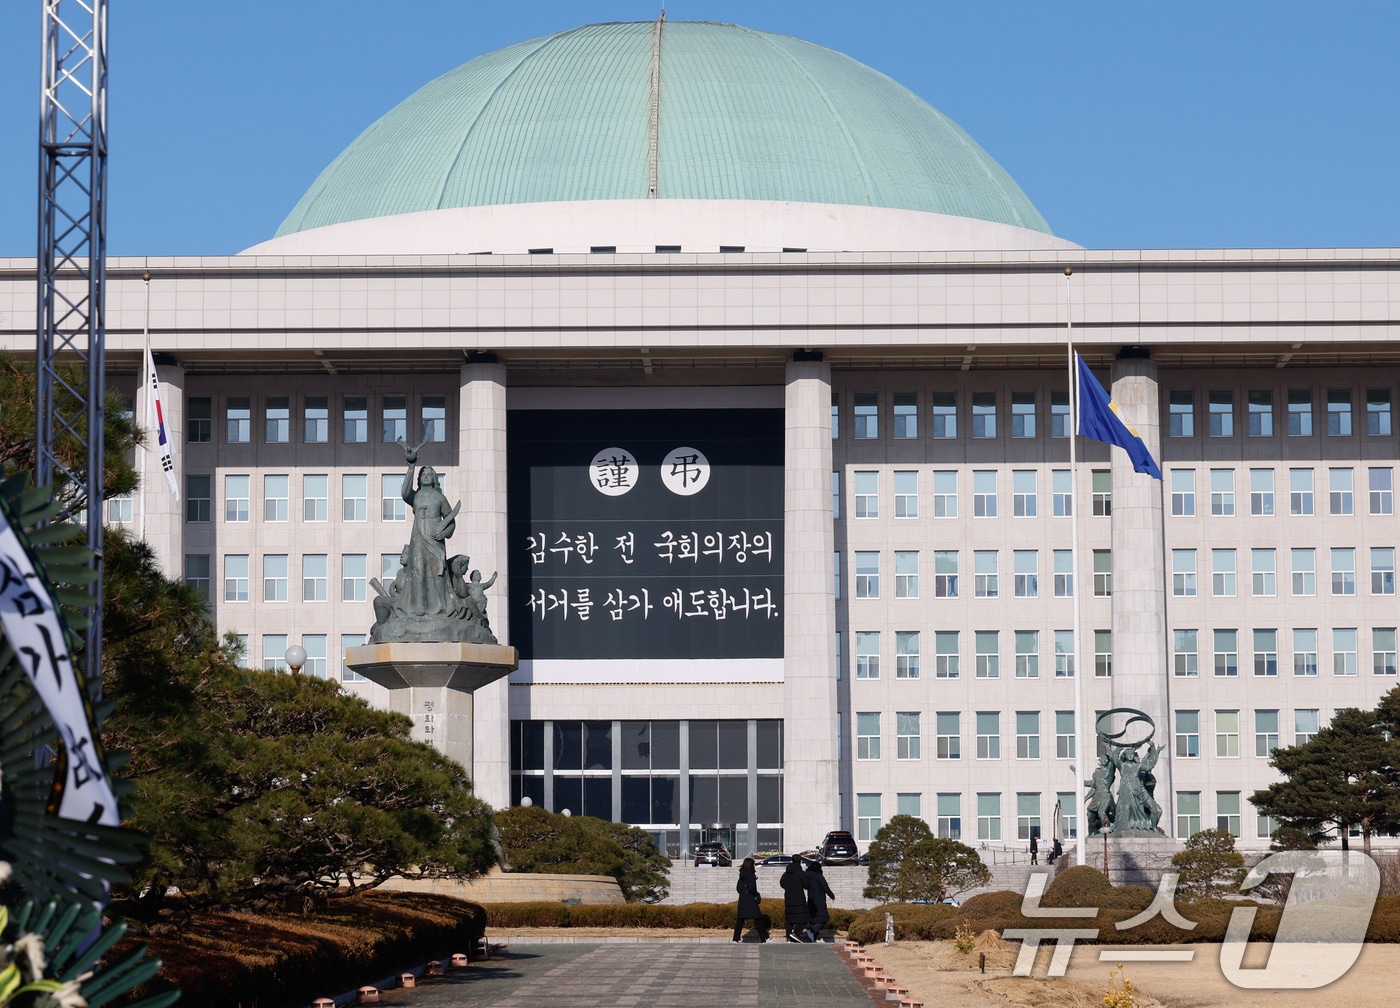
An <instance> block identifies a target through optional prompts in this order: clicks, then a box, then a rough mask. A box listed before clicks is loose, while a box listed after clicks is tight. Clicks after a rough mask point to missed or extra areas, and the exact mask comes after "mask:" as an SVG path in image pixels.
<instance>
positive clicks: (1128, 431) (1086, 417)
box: [1074, 354, 1162, 479]
mask: <svg viewBox="0 0 1400 1008" xmlns="http://www.w3.org/2000/svg"><path fill="white" fill-rule="evenodd" d="M1074 363H1075V371H1076V375H1077V377H1078V380H1079V430H1078V432H1077V433H1079V434H1082V435H1084V436H1085V437H1087V438H1093V439H1094V440H1095V441H1102V442H1104V443H1105V444H1112V445H1117V446H1118V447H1119V448H1122V449H1123V450H1124V451H1126V452H1127V453H1128V458H1130V459H1132V460H1133V468H1134V469H1135V470H1137V471H1138V472H1140V473H1147V475H1149V476H1151V477H1152V478H1153V479H1161V478H1162V470H1161V469H1160V468H1158V466H1157V463H1156V462H1154V461H1153V459H1152V453H1151V452H1150V451H1148V450H1147V445H1145V444H1143V443H1142V438H1140V437H1138V436H1137V434H1135V433H1134V432H1133V429H1132V428H1131V427H1129V426H1128V425H1127V424H1125V423H1124V422H1123V420H1122V418H1121V417H1120V416H1119V415H1118V407H1117V406H1116V405H1114V402H1113V400H1112V399H1111V398H1109V395H1108V390H1107V389H1105V388H1104V387H1103V386H1102V385H1100V384H1099V380H1098V379H1097V378H1095V377H1094V373H1093V372H1092V371H1090V370H1089V365H1088V364H1085V363H1084V358H1083V357H1081V356H1079V354H1075V355H1074Z"/></svg>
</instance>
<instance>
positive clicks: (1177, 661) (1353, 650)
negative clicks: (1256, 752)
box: [1172, 627, 1396, 677]
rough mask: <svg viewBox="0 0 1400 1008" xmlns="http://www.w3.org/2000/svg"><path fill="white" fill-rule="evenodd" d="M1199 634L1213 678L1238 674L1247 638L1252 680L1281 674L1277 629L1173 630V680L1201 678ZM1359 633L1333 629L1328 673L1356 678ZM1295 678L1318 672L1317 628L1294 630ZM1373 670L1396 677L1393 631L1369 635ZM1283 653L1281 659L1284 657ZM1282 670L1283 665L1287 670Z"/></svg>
mask: <svg viewBox="0 0 1400 1008" xmlns="http://www.w3.org/2000/svg"><path fill="white" fill-rule="evenodd" d="M1203 633H1209V634H1211V644H1212V647H1213V650H1212V652H1211V653H1210V657H1211V659H1212V668H1213V669H1214V672H1215V674H1216V675H1217V676H1237V675H1239V674H1240V635H1241V634H1249V635H1250V637H1249V638H1247V642H1248V643H1252V644H1253V650H1252V652H1246V655H1250V654H1252V656H1253V669H1254V674H1255V675H1256V676H1276V675H1278V669H1279V640H1280V636H1279V634H1280V631H1279V630H1277V629H1275V628H1262V629H1256V630H1252V631H1250V630H1244V631H1242V630H1236V629H1226V630H1209V631H1201V630H1173V631H1172V671H1173V673H1174V674H1175V675H1178V676H1183V677H1192V676H1198V675H1200V656H1201V652H1200V643H1201V636H1202V634H1203ZM1362 633H1363V631H1362V630H1361V629H1360V628H1357V627H1335V628H1333V629H1332V651H1331V655H1332V674H1333V675H1338V676H1354V675H1356V674H1357V671H1358V665H1359V658H1358V655H1359V654H1360V653H1361V652H1359V650H1358V647H1359V642H1360V640H1362ZM1292 637H1293V650H1292V652H1291V655H1292V659H1293V674H1294V675H1295V676H1315V675H1317V669H1318V657H1317V656H1318V631H1317V629H1316V628H1310V627H1300V628H1297V629H1294V630H1293V631H1292ZM1370 644H1371V648H1370V652H1371V671H1372V673H1374V674H1375V675H1383V676H1393V675H1395V674H1396V650H1395V648H1396V644H1395V627H1372V628H1371V632H1370ZM1287 654H1288V653H1287V652H1285V657H1287ZM1285 667H1286V666H1285Z"/></svg>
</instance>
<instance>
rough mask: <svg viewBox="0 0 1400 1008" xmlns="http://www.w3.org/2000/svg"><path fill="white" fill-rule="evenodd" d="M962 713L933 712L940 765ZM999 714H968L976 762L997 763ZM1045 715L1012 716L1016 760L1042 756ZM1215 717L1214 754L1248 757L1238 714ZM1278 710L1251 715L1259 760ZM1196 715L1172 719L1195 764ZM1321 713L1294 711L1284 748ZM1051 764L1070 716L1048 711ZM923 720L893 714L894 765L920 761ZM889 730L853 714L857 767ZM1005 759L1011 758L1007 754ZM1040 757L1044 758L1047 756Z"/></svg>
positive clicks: (880, 748)
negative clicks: (1051, 733) (1051, 727)
mask: <svg viewBox="0 0 1400 1008" xmlns="http://www.w3.org/2000/svg"><path fill="white" fill-rule="evenodd" d="M963 713H964V712H962V711H937V712H935V713H934V728H935V734H934V752H933V756H934V758H935V759H939V760H957V759H962V715H963ZM1002 713H1003V712H1002V711H974V712H972V718H973V727H974V729H975V731H974V735H973V737H974V738H975V740H976V758H977V759H979V760H997V759H1001V758H1002ZM1045 713H1046V712H1044V711H1038V710H1030V711H1014V712H1011V716H1012V720H1013V722H1014V727H1015V750H1014V757H1015V758H1016V759H1018V760H1038V759H1040V758H1041V757H1042V752H1041V731H1042V728H1041V722H1042V715H1043V714H1045ZM1214 714H1215V755H1216V756H1218V757H1220V758H1222V759H1236V758H1239V757H1240V756H1242V755H1248V753H1247V752H1244V751H1242V750H1241V748H1240V711H1239V710H1237V709H1236V710H1218V711H1215V712H1214ZM1279 714H1280V712H1279V709H1278V708H1267V709H1259V710H1256V711H1254V727H1255V734H1254V752H1253V755H1255V756H1257V757H1259V758H1261V759H1269V758H1271V757H1272V756H1273V754H1274V750H1275V749H1277V748H1278V747H1279V724H1280V720H1279ZM1200 715H1201V712H1200V711H1199V710H1178V711H1176V712H1175V714H1174V721H1175V742H1176V755H1177V756H1178V757H1181V758H1182V759H1199V758H1200V756H1201V730H1200V724H1201V718H1200ZM1320 716H1321V711H1320V709H1318V708H1315V707H1313V708H1298V709H1296V710H1295V711H1294V712H1293V734H1292V737H1291V738H1289V739H1286V740H1285V742H1284V744H1285V745H1302V744H1303V743H1304V742H1307V741H1309V740H1310V739H1311V738H1312V737H1313V736H1314V735H1316V734H1317V732H1318V730H1319V718H1320ZM1053 723H1054V739H1055V741H1054V757H1053V758H1054V759H1063V760H1070V759H1074V754H1075V730H1074V711H1072V710H1059V711H1054V712H1053ZM923 726H924V718H923V713H922V712H921V711H896V712H894V726H893V727H894V729H895V734H894V739H895V750H894V756H895V759H896V760H899V761H915V760H921V759H923V758H924V752H923ZM885 727H888V719H887V718H886V717H883V716H882V714H881V712H879V711H857V712H856V715H855V759H856V761H857V762H872V761H876V760H880V759H882V758H883V757H884V745H883V743H884V737H883V729H884V728H885ZM1008 754H1009V755H1010V754H1011V753H1008ZM1044 755H1045V756H1049V755H1050V754H1049V752H1048V751H1047V752H1046V753H1045V754H1044Z"/></svg>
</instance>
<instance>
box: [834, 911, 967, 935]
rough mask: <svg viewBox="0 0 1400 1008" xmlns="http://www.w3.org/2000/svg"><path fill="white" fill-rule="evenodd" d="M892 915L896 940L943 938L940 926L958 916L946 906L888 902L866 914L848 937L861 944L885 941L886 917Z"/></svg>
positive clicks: (852, 926)
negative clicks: (888, 914)
mask: <svg viewBox="0 0 1400 1008" xmlns="http://www.w3.org/2000/svg"><path fill="white" fill-rule="evenodd" d="M887 912H888V913H890V914H891V915H893V916H894V936H895V938H896V939H903V940H906V941H912V940H915V939H931V938H942V937H943V928H942V925H943V923H944V922H945V921H947V920H948V919H949V918H950V917H953V916H955V915H956V914H957V912H958V910H957V908H956V907H952V906H949V905H948V904H946V903H937V904H928V903H887V904H885V905H884V906H877V907H876V908H875V909H873V910H868V911H866V913H865V914H863V915H862V916H861V917H859V918H857V919H856V920H855V921H854V922H853V923H852V924H851V926H850V929H849V931H848V932H847V937H848V938H850V939H851V940H852V941H858V942H860V943H861V944H862V945H869V944H870V943H872V942H879V941H884V940H885V914H886V913H887Z"/></svg>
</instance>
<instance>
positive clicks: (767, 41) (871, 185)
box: [734, 25, 876, 206]
mask: <svg viewBox="0 0 1400 1008" xmlns="http://www.w3.org/2000/svg"><path fill="white" fill-rule="evenodd" d="M734 27H736V28H738V29H739V30H740V31H742V32H747V33H748V34H750V35H753V36H754V37H755V38H757V39H759V40H760V41H761V42H763V44H764V45H766V46H768V47H769V48H770V49H772V50H773V51H774V52H776V53H778V54H780V55H781V56H782V57H783V59H785V60H787V62H788V63H790V64H792V67H793V69H795V70H796V71H797V72H798V73H800V74H801V75H802V78H803V80H805V81H806V82H807V84H808V86H809V87H811V89H812V90H813V91H815V92H816V93H817V95H818V97H820V98H821V100H822V105H823V106H825V107H826V110H827V113H828V114H830V116H831V120H832V122H834V123H836V128H837V129H839V130H840V131H841V136H843V137H844V138H845V140H846V148H847V149H848V150H849V151H850V152H851V159H852V160H853V161H855V163H856V167H857V168H859V169H860V180H861V185H862V186H864V188H865V201H866V203H867V204H868V205H870V206H875V205H876V199H875V180H874V179H872V178H871V177H870V171H869V169H868V168H867V167H866V164H865V158H864V157H862V156H861V153H860V148H859V147H857V146H856V141H855V137H853V136H851V131H850V129H848V128H847V126H846V120H845V119H843V118H842V117H841V113H840V112H838V111H837V110H836V106H835V105H834V104H832V101H831V96H830V95H828V94H827V93H826V88H824V87H822V86H821V84H819V83H818V82H817V81H816V80H815V79H814V78H813V77H812V75H811V74H809V73H808V72H807V68H806V67H804V66H803V65H802V64H801V63H800V62H799V61H798V60H797V59H796V58H794V57H793V55H792V53H790V52H788V51H787V50H786V49H784V48H783V47H782V46H779V45H777V44H775V43H774V42H773V40H772V38H771V37H770V36H769V34H768V33H767V32H759V31H755V30H754V29H752V28H746V27H745V26H743V25H735V26H734ZM784 37H790V36H784ZM797 41H801V39H798V40H797Z"/></svg>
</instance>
